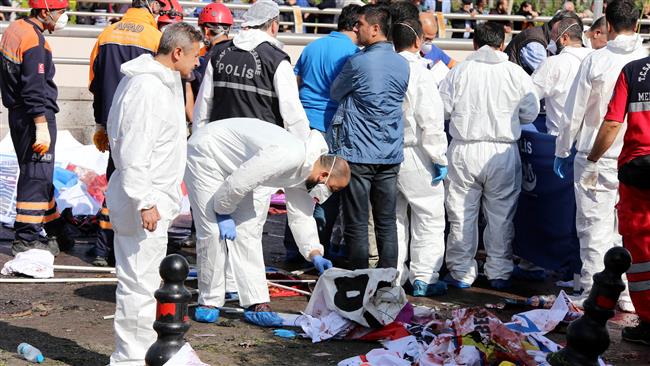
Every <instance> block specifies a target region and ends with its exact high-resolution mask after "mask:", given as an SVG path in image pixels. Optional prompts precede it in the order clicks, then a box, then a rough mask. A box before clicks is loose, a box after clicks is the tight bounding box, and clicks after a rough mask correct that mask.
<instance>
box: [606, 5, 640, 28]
mask: <svg viewBox="0 0 650 366" xmlns="http://www.w3.org/2000/svg"><path fill="white" fill-rule="evenodd" d="M639 13H640V12H639V9H638V8H637V7H636V4H635V3H634V1H633V0H612V1H610V2H608V3H607V9H606V10H605V18H606V19H607V23H609V24H610V25H611V26H612V28H614V31H615V32H624V31H634V30H635V28H636V23H637V21H638V20H639Z"/></svg>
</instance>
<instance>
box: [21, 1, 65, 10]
mask: <svg viewBox="0 0 650 366" xmlns="http://www.w3.org/2000/svg"><path fill="white" fill-rule="evenodd" d="M28 4H29V7H30V8H32V9H65V8H67V7H68V0H29V2H28Z"/></svg>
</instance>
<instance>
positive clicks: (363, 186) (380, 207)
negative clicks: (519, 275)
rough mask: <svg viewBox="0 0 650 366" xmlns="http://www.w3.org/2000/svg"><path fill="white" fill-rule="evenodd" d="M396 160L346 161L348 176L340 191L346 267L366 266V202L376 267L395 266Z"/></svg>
mask: <svg viewBox="0 0 650 366" xmlns="http://www.w3.org/2000/svg"><path fill="white" fill-rule="evenodd" d="M399 168H400V164H357V163H350V170H351V173H352V177H351V179H350V184H349V185H348V187H347V188H345V189H344V190H343V191H341V197H342V202H343V204H342V207H343V210H342V211H343V226H344V230H345V231H344V235H343V236H344V238H345V245H346V247H347V249H348V253H349V269H352V270H354V269H365V268H368V219H369V212H370V206H369V205H368V204H370V205H371V206H372V217H373V221H374V225H375V237H376V240H377V251H378V252H379V262H378V264H377V267H379V268H396V267H397V221H396V220H397V219H396V213H395V210H396V203H397V174H398V173H399Z"/></svg>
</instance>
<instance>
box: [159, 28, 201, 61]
mask: <svg viewBox="0 0 650 366" xmlns="http://www.w3.org/2000/svg"><path fill="white" fill-rule="evenodd" d="M202 41H203V35H202V34H201V32H200V31H199V30H198V29H196V28H194V27H193V26H192V25H190V24H188V23H185V22H180V23H175V24H172V25H169V26H168V27H167V28H165V32H164V33H163V35H162V38H160V45H159V46H158V54H161V55H169V54H170V53H172V51H174V50H175V49H176V48H181V49H183V51H187V50H189V49H190V48H191V47H192V46H193V45H194V43H196V42H199V43H200V42H202Z"/></svg>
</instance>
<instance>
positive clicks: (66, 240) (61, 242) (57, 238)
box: [47, 234, 75, 252]
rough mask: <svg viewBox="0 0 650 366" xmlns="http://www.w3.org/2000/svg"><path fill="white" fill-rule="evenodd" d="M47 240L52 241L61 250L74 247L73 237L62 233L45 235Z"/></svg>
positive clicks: (65, 250)
mask: <svg viewBox="0 0 650 366" xmlns="http://www.w3.org/2000/svg"><path fill="white" fill-rule="evenodd" d="M47 239H48V241H54V242H55V243H56V245H57V248H59V250H60V251H62V252H68V251H70V250H72V248H73V247H74V244H75V243H74V239H72V238H71V237H69V236H67V235H65V234H63V235H51V236H48V237H47Z"/></svg>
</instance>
